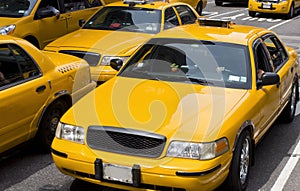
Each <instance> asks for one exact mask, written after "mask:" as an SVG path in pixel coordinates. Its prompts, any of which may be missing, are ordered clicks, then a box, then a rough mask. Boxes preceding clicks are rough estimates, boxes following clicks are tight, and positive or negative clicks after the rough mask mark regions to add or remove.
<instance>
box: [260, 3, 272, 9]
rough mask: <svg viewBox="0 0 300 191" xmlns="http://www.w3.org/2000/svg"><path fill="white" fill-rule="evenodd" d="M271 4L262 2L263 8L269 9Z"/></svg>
mask: <svg viewBox="0 0 300 191" xmlns="http://www.w3.org/2000/svg"><path fill="white" fill-rule="evenodd" d="M271 6H272V4H271V3H263V4H262V8H263V9H271Z"/></svg>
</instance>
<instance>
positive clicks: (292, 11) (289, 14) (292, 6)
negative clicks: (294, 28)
mask: <svg viewBox="0 0 300 191" xmlns="http://www.w3.org/2000/svg"><path fill="white" fill-rule="evenodd" d="M294 13H295V9H294V4H292V5H291V7H290V11H289V13H288V14H287V15H286V16H285V18H286V19H291V18H293V17H294Z"/></svg>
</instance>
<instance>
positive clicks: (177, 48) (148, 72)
mask: <svg viewBox="0 0 300 191" xmlns="http://www.w3.org/2000/svg"><path fill="white" fill-rule="evenodd" d="M249 63H250V61H249V53H248V51H247V47H246V46H243V45H238V44H231V43H224V42H211V41H201V40H187V39H152V40H151V41H149V42H148V43H147V44H145V45H144V46H143V47H142V48H141V49H140V50H139V51H138V52H137V53H136V54H135V55H134V56H133V57H132V58H131V59H130V60H129V61H128V63H127V64H126V66H125V67H124V68H123V69H122V71H121V72H120V73H119V74H118V76H123V77H131V78H142V79H149V80H158V81H160V80H162V81H172V82H181V83H182V82H183V83H192V84H201V85H208V86H222V87H228V88H239V89H250V88H251V79H250V76H251V72H250V70H251V69H250V64H249Z"/></svg>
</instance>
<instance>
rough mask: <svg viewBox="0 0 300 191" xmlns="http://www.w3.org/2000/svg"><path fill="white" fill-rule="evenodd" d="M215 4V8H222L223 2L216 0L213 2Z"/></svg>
mask: <svg viewBox="0 0 300 191" xmlns="http://www.w3.org/2000/svg"><path fill="white" fill-rule="evenodd" d="M215 4H216V6H222V5H223V2H222V1H216V0H215Z"/></svg>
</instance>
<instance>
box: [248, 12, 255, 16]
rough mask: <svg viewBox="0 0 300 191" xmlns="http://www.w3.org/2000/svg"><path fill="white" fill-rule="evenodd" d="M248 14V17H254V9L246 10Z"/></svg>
mask: <svg viewBox="0 0 300 191" xmlns="http://www.w3.org/2000/svg"><path fill="white" fill-rule="evenodd" d="M248 14H249V16H250V17H255V15H256V12H255V11H248Z"/></svg>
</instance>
